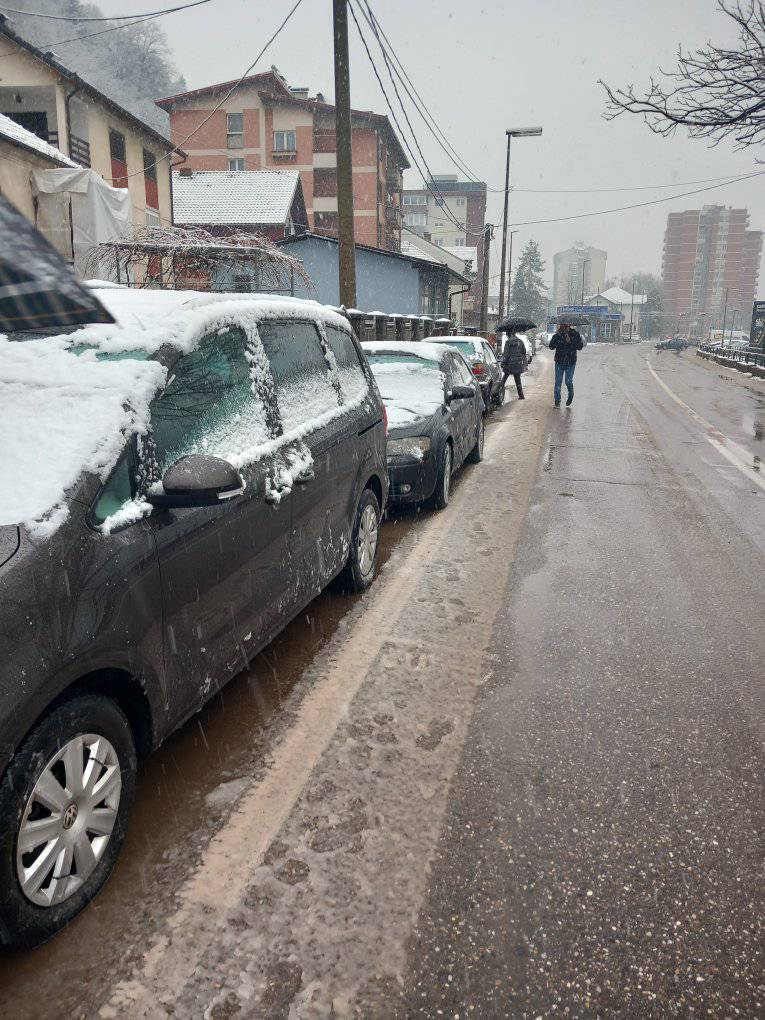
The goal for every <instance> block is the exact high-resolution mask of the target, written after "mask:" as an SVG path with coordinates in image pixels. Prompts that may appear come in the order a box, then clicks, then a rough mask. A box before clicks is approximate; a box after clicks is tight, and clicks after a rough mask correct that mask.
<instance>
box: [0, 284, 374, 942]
mask: <svg viewBox="0 0 765 1020" xmlns="http://www.w3.org/2000/svg"><path fill="white" fill-rule="evenodd" d="M99 297H100V299H101V300H102V301H103V302H104V304H105V305H106V306H107V308H108V309H109V311H110V312H111V313H112V314H113V315H114V316H115V318H116V320H117V322H116V324H113V325H108V326H107V325H100V326H89V327H85V328H83V329H80V330H78V331H77V332H75V333H72V334H70V335H67V336H57V337H48V338H41V337H39V336H37V337H30V336H27V337H26V338H20V337H18V338H6V337H2V338H0V434H2V436H3V442H2V445H0V477H2V479H3V483H2V487H1V489H0V777H2V778H1V779H0V944H4V945H6V946H15V947H24V946H32V945H35V944H37V943H39V942H41V941H44V940H45V939H47V938H49V937H50V936H51V935H53V934H55V933H56V932H57V931H58V930H59V929H61V928H62V927H63V926H64V925H65V924H67V923H68V922H69V921H70V920H71V919H72V918H73V917H74V916H75V914H77V913H78V911H80V910H81V909H82V908H83V907H84V906H85V905H86V904H87V903H89V902H90V901H91V900H92V899H93V897H94V895H95V894H96V893H97V892H98V890H99V888H100V887H101V886H102V885H103V883H104V881H105V880H106V878H107V877H108V874H109V872H110V871H111V869H112V867H113V865H114V863H115V861H116V858H117V856H118V854H119V851H120V848H121V845H122V842H123V840H124V837H125V832H126V829H127V824H128V816H129V814H130V808H131V803H132V800H133V795H134V789H135V773H136V762H137V760H139V759H140V758H141V757H142V756H144V755H146V754H147V753H148V752H149V751H151V750H152V749H153V748H154V747H156V746H157V745H158V744H159V743H160V742H161V741H162V740H163V739H164V738H165V737H166V736H167V735H168V734H169V733H170V732H171V731H173V730H174V729H175V728H176V727H178V726H179V725H180V724H181V723H183V722H184V720H185V719H187V718H188V717H189V716H190V715H192V714H193V713H194V712H196V711H197V710H198V709H199V708H200V707H201V706H202V705H203V703H204V702H205V701H207V699H208V698H210V697H211V696H212V695H213V694H214V693H215V692H216V690H218V689H219V688H220V687H222V686H223V684H224V683H226V681H227V680H228V679H229V678H230V677H232V676H233V675H234V674H235V673H237V672H239V671H240V670H241V669H242V668H244V667H245V666H246V665H247V664H248V662H249V661H250V660H251V659H252V657H253V656H254V655H255V654H256V653H257V652H258V651H259V650H260V649H261V648H262V647H263V646H264V645H265V644H267V643H268V642H269V641H270V640H271V639H272V638H273V637H274V636H275V635H276V634H277V633H278V632H279V631H280V630H281V629H282V628H283V627H284V626H285V624H286V623H287V622H288V621H289V620H290V619H291V618H292V617H294V616H295V615H296V614H297V613H298V612H299V611H300V610H301V609H302V608H303V607H304V606H305V605H307V604H308V603H309V602H310V601H311V600H312V599H313V598H314V597H315V596H316V595H317V594H318V592H319V591H320V590H321V589H322V588H323V587H324V586H325V585H327V584H328V582H329V581H330V580H332V579H333V578H334V577H335V576H337V575H339V574H342V573H344V575H345V581H346V583H347V586H348V587H350V588H353V589H356V590H361V589H364V588H366V587H367V586H368V585H369V584H370V583H371V581H372V579H373V577H374V573H375V560H376V552H377V537H378V529H379V524H380V517H381V512H382V510H383V508H384V506H385V502H386V497H387V491H388V473H387V461H386V441H385V412H384V407H383V404H382V401H381V399H380V395H379V391H378V389H377V386H376V384H375V382H374V378H373V376H372V374H371V371H370V369H369V365H368V363H367V361H366V358H365V357H364V356H363V354H362V353H361V350H360V348H359V346H358V343H357V341H356V340H355V339H354V337H353V335H352V332H351V329H350V326H349V324H348V322H347V320H345V319H344V318H342V317H341V316H340V315H338V314H336V313H335V312H332V311H331V310H329V309H327V308H325V307H323V306H321V305H319V304H317V303H316V302H312V301H296V300H292V299H289V300H286V299H279V298H276V297H272V296H269V295H265V296H254V295H246V296H238V297H237V298H234V297H232V296H230V295H209V294H208V295H196V294H194V293H192V292H188V291H187V292H167V291H134V290H108V289H99Z"/></svg>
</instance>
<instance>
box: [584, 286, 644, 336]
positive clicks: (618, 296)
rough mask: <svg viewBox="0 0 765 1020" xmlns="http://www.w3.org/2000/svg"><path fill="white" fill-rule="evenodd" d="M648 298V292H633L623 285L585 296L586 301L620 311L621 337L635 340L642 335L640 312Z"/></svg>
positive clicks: (596, 305)
mask: <svg viewBox="0 0 765 1020" xmlns="http://www.w3.org/2000/svg"><path fill="white" fill-rule="evenodd" d="M647 300H648V295H647V294H632V293H631V292H630V291H628V290H623V289H622V288H621V287H609V288H608V290H604V291H601V292H599V293H598V294H592V295H590V297H588V298H585V301H584V303H585V304H586V305H593V306H595V307H600V308H603V307H605V308H609V309H610V310H611V311H613V312H619V313H620V314H621V316H622V327H621V339H622V340H630V339H632V340H635V339H637V338H638V337H639V336H640V313H641V311H642V308H643V305H644V304H645V303H646V301H647Z"/></svg>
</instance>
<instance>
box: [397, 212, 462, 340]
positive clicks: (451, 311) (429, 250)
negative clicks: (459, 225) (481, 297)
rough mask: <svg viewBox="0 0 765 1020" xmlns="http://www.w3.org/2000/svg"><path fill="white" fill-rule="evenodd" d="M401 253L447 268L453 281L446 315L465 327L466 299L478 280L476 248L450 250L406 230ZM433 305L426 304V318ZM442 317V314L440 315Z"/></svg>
mask: <svg viewBox="0 0 765 1020" xmlns="http://www.w3.org/2000/svg"><path fill="white" fill-rule="evenodd" d="M401 253H402V255H412V256H413V257H415V258H420V259H423V258H424V259H427V260H428V261H430V262H433V263H434V264H435V265H440V266H445V267H446V268H447V269H448V270H450V272H451V273H452V274H453V275H452V276H451V277H450V282H449V293H448V304H447V309H446V315H447V316H448V317H449V318H450V319H451V320H452V321H453V322H454V323H455V325H457V326H464V325H466V323H465V298H466V297H467V295H468V294H469V293H470V291H469V289H468V288H470V286H471V284H472V282H473V281H474V280H475V272H474V270H473V266H474V265H475V262H476V250H475V248H446V247H442V246H439V245H436V244H433V242H432V241H428V240H427V239H426V238H424V237H420V235H419V234H415V233H413V232H412V231H411V230H408V229H407V228H406V227H404V229H403V230H402V232H401ZM430 305H431V302H430V301H429V300H426V301H425V302H423V307H422V309H421V310H422V314H423V315H431V314H433V312H432V311H431V309H430ZM439 314H441V313H440V312H439Z"/></svg>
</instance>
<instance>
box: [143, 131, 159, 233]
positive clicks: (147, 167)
mask: <svg viewBox="0 0 765 1020" xmlns="http://www.w3.org/2000/svg"><path fill="white" fill-rule="evenodd" d="M143 176H144V181H145V182H146V205H147V207H148V208H149V209H159V189H158V188H157V157H156V156H155V155H154V153H153V152H152V151H151V150H150V149H144V150H143ZM147 222H148V220H147Z"/></svg>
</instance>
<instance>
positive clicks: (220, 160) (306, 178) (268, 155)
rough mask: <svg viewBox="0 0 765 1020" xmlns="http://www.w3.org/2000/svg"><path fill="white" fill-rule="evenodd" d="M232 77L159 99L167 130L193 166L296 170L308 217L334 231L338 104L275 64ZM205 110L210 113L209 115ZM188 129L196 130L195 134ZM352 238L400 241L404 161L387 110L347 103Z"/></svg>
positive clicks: (393, 244) (391, 244) (395, 246)
mask: <svg viewBox="0 0 765 1020" xmlns="http://www.w3.org/2000/svg"><path fill="white" fill-rule="evenodd" d="M233 84H235V83H234V82H222V83H221V84H218V85H208V86H206V87H205V88H201V89H195V90H193V91H191V92H183V93H181V94H180V95H177V96H169V97H168V98H167V99H160V100H158V101H157V106H159V107H160V108H161V109H163V110H165V111H167V113H169V115H170V137H171V138H172V140H173V142H174V143H175V144H177V145H180V146H181V148H183V149H184V151H185V152H186V153H188V159H187V162H186V163H185V164H183V165H185V166H190V167H191V168H193V169H194V170H265V169H272V168H279V169H287V170H299V171H300V178H301V183H302V186H303V194H304V196H305V204H306V212H307V215H308V224H309V227H310V229H311V230H313V231H314V232H316V233H318V234H328V235H331V236H333V237H336V236H337V154H336V139H335V107H334V106H332V104H331V103H327V102H325V101H324V97H323V96H321V95H317V96H316V97H314V98H309V97H308V89H297V88H290V86H289V85H288V84H287V82H286V81H285V80H284V78H283V77H282V76H281V75H280V74H279V72H278V71H277V70H276V68H272V69H271V70H270V71H267V72H265V73H263V74H255V75H252V76H251V77H249V78H245V79H244V80H243V81H242V83H241V85H238V86H237V87H236V89H234V91H233V92H232V93H231V95H230V96H228V98H227V99H226V100H225V102H224V103H223V105H222V106H221V108H220V109H219V110H215V112H214V113H213V114H212V116H210V113H211V111H212V110H213V109H214V108H215V107H216V106H217V104H218V103H219V102H220V101H221V98H222V97H223V96H224V95H225V94H226V92H228V90H229V89H230V88H231V87H232V85H233ZM208 117H209V118H210V119H209V120H207V118H208ZM192 132H193V134H192ZM352 141H353V203H354V223H355V230H356V240H357V242H359V243H360V244H368V245H372V246H373V247H377V248H386V249H388V250H390V251H399V249H400V247H401V188H402V172H403V171H404V170H405V169H407V168H408V166H409V163H408V162H407V159H406V156H405V154H404V151H403V149H402V147H401V143H400V142H399V140H398V138H397V137H396V134H395V132H394V131H393V128H392V127H391V125H390V122H389V121H388V118H387V117H384V116H382V115H381V114H377V113H365V112H362V111H360V110H354V111H352Z"/></svg>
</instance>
